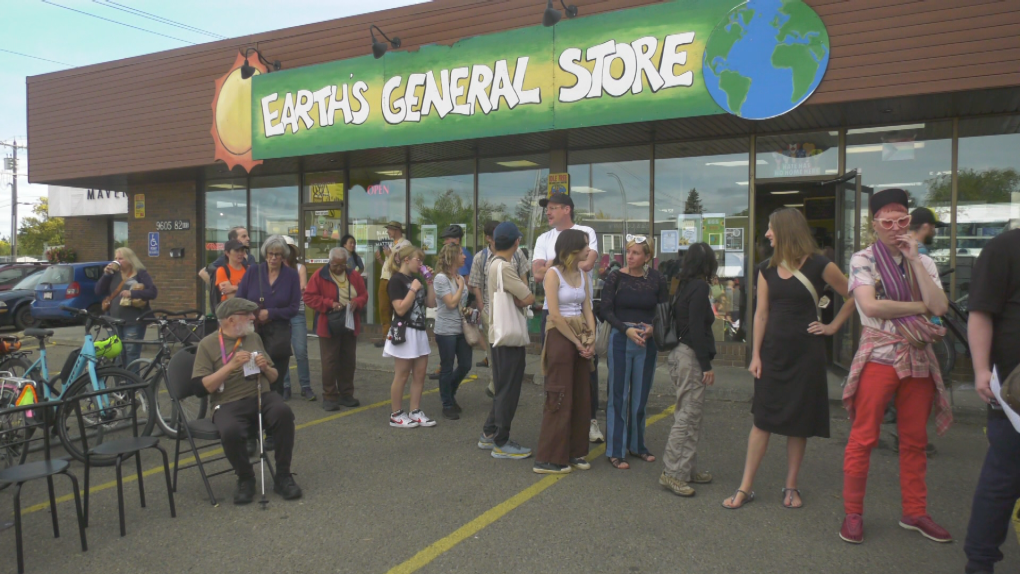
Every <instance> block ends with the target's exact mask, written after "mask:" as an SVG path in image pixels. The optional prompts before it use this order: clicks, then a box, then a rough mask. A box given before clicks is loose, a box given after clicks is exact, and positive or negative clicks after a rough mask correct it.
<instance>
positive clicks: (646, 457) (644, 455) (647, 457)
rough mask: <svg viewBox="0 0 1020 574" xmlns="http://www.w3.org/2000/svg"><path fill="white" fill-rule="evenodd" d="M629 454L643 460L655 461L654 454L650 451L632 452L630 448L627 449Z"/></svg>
mask: <svg viewBox="0 0 1020 574" xmlns="http://www.w3.org/2000/svg"><path fill="white" fill-rule="evenodd" d="M627 452H629V453H630V455H631V456H636V457H638V458H640V459H641V460H643V461H645V462H655V455H654V454H652V453H650V452H634V451H632V450H629V451H627Z"/></svg>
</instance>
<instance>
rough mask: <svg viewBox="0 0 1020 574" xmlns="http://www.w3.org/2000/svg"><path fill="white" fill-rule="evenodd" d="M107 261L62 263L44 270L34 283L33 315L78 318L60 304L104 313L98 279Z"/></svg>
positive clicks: (51, 318)
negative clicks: (97, 285)
mask: <svg viewBox="0 0 1020 574" xmlns="http://www.w3.org/2000/svg"><path fill="white" fill-rule="evenodd" d="M108 264H109V262H108V261H94V262H91V263H61V264H59V265H53V266H52V267H49V268H48V269H46V271H43V274H42V277H40V278H39V283H38V284H36V286H35V301H33V302H32V317H34V318H35V319H36V321H55V322H64V321H72V320H75V319H77V317H76V316H75V315H72V314H71V313H68V312H67V311H64V310H62V309H61V308H60V306H61V305H67V306H68V307H74V308H75V309H87V310H88V311H90V312H93V313H97V314H99V313H101V312H102V302H103V298H102V297H100V296H99V295H96V283H97V282H99V278H100V277H102V276H103V269H104V268H105V267H106V266H107V265H108Z"/></svg>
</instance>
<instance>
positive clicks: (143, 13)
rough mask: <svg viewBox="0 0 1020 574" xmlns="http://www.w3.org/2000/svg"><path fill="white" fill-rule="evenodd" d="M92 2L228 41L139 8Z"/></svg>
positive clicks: (94, 0) (222, 37)
mask: <svg viewBox="0 0 1020 574" xmlns="http://www.w3.org/2000/svg"><path fill="white" fill-rule="evenodd" d="M92 2H94V3H96V4H99V5H100V6H104V7H106V8H113V9H114V10H120V11H121V12H126V13H128V14H131V15H133V16H138V17H140V18H145V19H146V20H152V21H154V22H159V23H160V24H166V25H168V26H173V27H175V28H181V29H182V30H187V31H189V32H195V33H196V34H202V35H203V36H209V37H210V38H216V39H217V40H226V39H227V37H226V36H221V35H219V34H216V33H214V32H210V31H208V30H203V29H201V28H196V27H194V26H189V25H187V24H183V23H181V22H177V21H175V20H171V19H169V18H164V17H163V16H158V15H156V14H152V13H150V12H146V11H145V10H139V9H138V8H132V7H131V6H125V5H123V4H119V3H117V2H114V1H113V0H103V1H102V2H101V1H100V0H92Z"/></svg>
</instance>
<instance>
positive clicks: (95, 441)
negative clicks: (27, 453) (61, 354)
mask: <svg viewBox="0 0 1020 574" xmlns="http://www.w3.org/2000/svg"><path fill="white" fill-rule="evenodd" d="M96 380H97V381H98V383H99V384H98V385H93V384H92V379H91V377H89V374H88V373H84V374H82V375H81V376H80V377H78V378H77V379H75V380H74V382H72V383H71V384H70V385H69V386H68V387H67V392H66V393H65V394H64V399H65V401H66V402H64V403H63V404H61V405H60V407H59V408H58V409H57V417H56V418H57V420H56V425H57V429H58V431H59V433H60V442H61V443H63V446H64V450H66V451H67V453H68V454H70V455H71V456H72V457H74V458H75V459H76V460H78V461H81V462H85V453H84V451H83V450H82V437H81V425H79V420H78V414H77V412H76V411H75V403H76V402H77V403H78V404H80V405H81V417H82V421H81V423H83V424H84V426H85V436H86V438H87V439H88V446H89V448H95V447H96V446H98V445H100V444H102V443H104V442H107V441H112V440H117V439H122V438H129V437H131V436H133V434H132V429H131V420H130V417H131V408H132V404H131V400H130V398H129V397H130V396H131V395H130V394H129V393H123V394H120V393H113V394H108V395H102V396H101V397H98V398H97V397H88V398H82V399H76V398H75V397H76V396H78V395H81V394H85V393H88V392H91V391H93V390H97V389H100V388H102V389H111V388H116V387H122V386H127V385H133V384H137V383H141V382H142V379H141V377H139V376H138V375H136V374H134V373H132V372H130V371H127V370H125V369H121V368H119V367H101V368H98V369H96ZM134 397H135V404H136V405H137V409H138V411H137V412H138V415H137V416H138V436H149V435H150V434H152V427H153V425H155V424H156V417H155V415H154V413H155V407H154V405H153V403H154V402H155V401H154V400H153V398H152V389H151V388H148V387H146V388H143V389H141V390H138V391H135V395H134ZM107 421H109V422H107ZM116 460H117V458H116V457H115V456H105V457H104V456H93V457H91V464H92V465H93V466H110V465H112V464H113V463H114V462H115V461H116Z"/></svg>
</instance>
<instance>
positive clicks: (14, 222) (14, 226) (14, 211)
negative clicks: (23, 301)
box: [0, 138, 18, 263]
mask: <svg viewBox="0 0 1020 574" xmlns="http://www.w3.org/2000/svg"><path fill="white" fill-rule="evenodd" d="M0 145H5V146H7V147H9V148H11V150H12V151H13V157H12V158H11V162H10V164H11V171H12V172H14V178H13V183H11V262H12V263H17V262H18V140H17V138H15V139H14V143H13V144H9V143H4V142H0Z"/></svg>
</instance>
